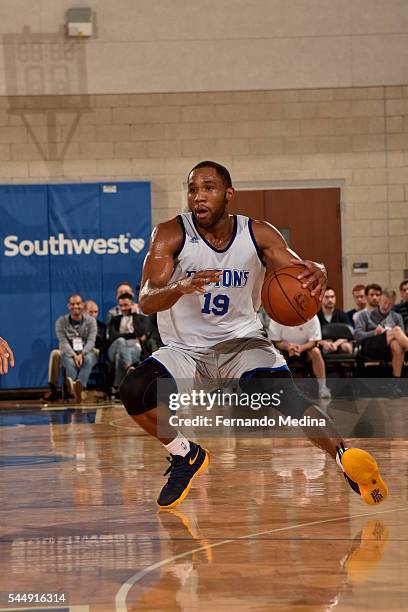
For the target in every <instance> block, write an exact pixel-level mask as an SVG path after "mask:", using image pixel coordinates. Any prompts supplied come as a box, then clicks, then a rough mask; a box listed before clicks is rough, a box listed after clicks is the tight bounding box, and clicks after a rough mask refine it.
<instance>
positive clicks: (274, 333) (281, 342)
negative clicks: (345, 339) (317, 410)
mask: <svg viewBox="0 0 408 612" xmlns="http://www.w3.org/2000/svg"><path fill="white" fill-rule="evenodd" d="M267 332H268V338H269V339H270V340H272V342H273V343H274V344H275V345H276V347H277V348H278V349H279V350H281V351H284V352H286V353H287V354H288V358H289V359H288V361H289V363H290V359H291V358H293V357H296V358H298V359H299V358H300V359H302V360H305V361H307V362H311V364H312V370H313V374H314V375H315V376H316V378H317V382H318V385H319V397H320V398H321V399H327V398H330V397H331V393H330V389H329V388H328V387H327V385H326V368H325V365H324V361H323V357H322V354H321V352H320V350H319V348H318V346H317V345H318V342H319V341H320V340H321V339H322V332H321V329H320V323H319V319H318V318H317V315H315V316H314V317H313V319H311V320H310V321H308V322H307V323H303V324H302V325H296V326H295V327H288V326H287V325H281V324H280V323H276V321H273V320H272V319H271V320H270V323H269V327H268V329H267Z"/></svg>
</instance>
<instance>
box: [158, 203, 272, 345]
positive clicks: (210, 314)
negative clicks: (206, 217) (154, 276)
mask: <svg viewBox="0 0 408 612" xmlns="http://www.w3.org/2000/svg"><path fill="white" fill-rule="evenodd" d="M180 217H181V221H182V225H183V230H184V232H183V233H184V239H183V243H182V246H181V250H180V252H179V254H178V256H177V257H176V260H175V269H174V273H173V276H172V277H171V280H170V283H173V282H175V281H177V280H180V279H182V278H185V277H186V276H190V275H192V274H193V273H194V272H198V271H199V270H222V277H221V280H220V281H219V282H218V283H209V284H208V286H206V287H205V288H206V289H207V290H206V292H205V294H199V293H190V294H188V295H183V296H182V297H181V298H180V299H179V300H178V301H177V302H176V303H175V304H174V306H172V307H171V308H169V309H168V310H164V311H162V312H159V313H158V315H157V321H158V325H159V330H160V335H161V337H162V340H163V342H164V343H165V344H167V345H170V346H176V347H180V348H193V347H194V348H200V347H202V348H207V347H210V346H214V345H215V344H218V343H219V342H224V341H225V340H231V339H233V338H245V337H253V336H259V330H260V329H261V328H262V325H261V323H260V321H259V319H258V316H257V314H256V313H257V310H258V309H259V306H260V301H261V300H260V293H261V287H262V283H263V279H264V276H265V267H264V266H263V264H262V262H261V260H260V256H259V254H258V251H257V247H256V244H255V240H254V237H253V234H252V228H251V220H250V219H249V218H248V217H244V216H243V215H234V229H233V233H232V237H231V240H230V242H229V244H228V245H227V247H226V248H225V249H222V250H218V249H216V248H215V247H213V246H211V245H210V244H209V243H208V242H207V241H206V240H205V239H204V238H202V237H201V236H200V234H199V233H198V230H197V229H196V226H195V224H194V219H193V215H192V213H183V214H182V215H180Z"/></svg>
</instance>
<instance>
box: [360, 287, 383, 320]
mask: <svg viewBox="0 0 408 612" xmlns="http://www.w3.org/2000/svg"><path fill="white" fill-rule="evenodd" d="M381 293H382V287H381V285H377V283H371V285H366V288H365V289H364V294H365V297H366V305H365V310H368V311H370V310H374V308H377V307H378V304H379V301H380V297H381ZM359 312H363V310H360V311H359ZM357 316H358V313H356V314H355V315H354V322H355V321H356V318H357Z"/></svg>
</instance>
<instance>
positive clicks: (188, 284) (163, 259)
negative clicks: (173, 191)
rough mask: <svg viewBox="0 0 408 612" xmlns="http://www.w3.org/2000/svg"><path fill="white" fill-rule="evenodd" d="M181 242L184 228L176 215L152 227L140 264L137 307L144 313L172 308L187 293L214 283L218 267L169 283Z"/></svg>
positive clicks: (219, 273) (198, 290)
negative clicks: (145, 251)
mask: <svg viewBox="0 0 408 612" xmlns="http://www.w3.org/2000/svg"><path fill="white" fill-rule="evenodd" d="M182 242H183V230H182V227H181V225H180V222H179V220H178V219H177V217H176V218H175V219H171V221H167V222H166V223H160V224H159V225H158V226H157V227H155V229H154V230H153V234H152V239H151V243H150V249H149V252H148V254H147V255H146V259H145V262H144V266H143V272H142V282H141V290H140V294H139V306H140V308H141V309H142V311H143V313H144V314H146V315H149V314H153V313H155V312H160V311H161V310H167V309H168V308H171V307H172V306H173V305H174V304H175V303H176V302H177V300H179V299H180V298H181V297H182V296H183V295H185V294H187V293H205V289H204V286H205V285H206V284H208V283H212V282H217V281H218V280H219V277H220V275H221V272H220V271H217V270H200V271H199V272H196V273H195V274H193V275H192V276H189V277H188V278H187V277H186V278H182V279H180V280H177V281H175V282H172V283H171V282H170V280H171V277H172V275H173V272H174V260H175V255H176V253H178V252H179V250H180V248H181V246H182Z"/></svg>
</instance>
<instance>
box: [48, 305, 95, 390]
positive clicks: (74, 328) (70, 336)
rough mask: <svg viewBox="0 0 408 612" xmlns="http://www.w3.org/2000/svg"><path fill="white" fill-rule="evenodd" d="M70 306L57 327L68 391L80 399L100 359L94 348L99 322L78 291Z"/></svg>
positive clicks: (58, 321) (60, 318) (57, 323)
mask: <svg viewBox="0 0 408 612" xmlns="http://www.w3.org/2000/svg"><path fill="white" fill-rule="evenodd" d="M68 310H69V314H67V315H63V316H62V317H59V319H57V322H56V324H55V329H56V334H57V338H58V341H59V350H60V351H61V362H62V366H63V367H64V368H65V371H66V375H67V379H66V380H67V388H68V394H69V395H70V396H71V397H72V396H74V397H75V399H76V401H77V402H80V401H81V399H82V390H83V389H84V388H86V386H87V384H88V379H89V375H90V373H91V370H92V368H93V367H94V365H95V363H96V362H97V357H96V354H95V351H94V348H95V340H96V332H97V325H96V321H95V319H94V318H93V317H90V316H89V315H87V314H84V312H83V311H84V302H83V300H82V297H81V296H80V295H78V294H77V293H74V294H72V295H70V296H69V298H68Z"/></svg>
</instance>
